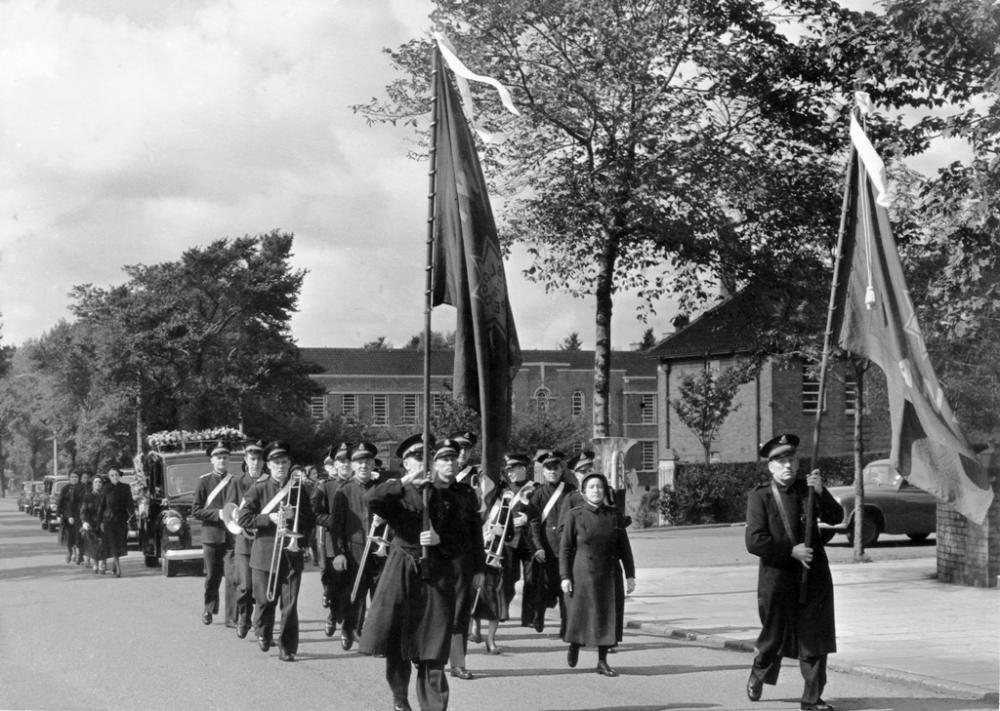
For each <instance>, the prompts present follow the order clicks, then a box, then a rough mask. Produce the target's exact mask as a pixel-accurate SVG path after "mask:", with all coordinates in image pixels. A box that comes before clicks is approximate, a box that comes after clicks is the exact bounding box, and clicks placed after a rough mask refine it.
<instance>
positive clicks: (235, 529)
mask: <svg viewBox="0 0 1000 711" xmlns="http://www.w3.org/2000/svg"><path fill="white" fill-rule="evenodd" d="M219 516H220V518H221V519H222V523H223V524H225V526H226V530H227V531H229V532H230V533H231V534H233V535H234V536H240V535H242V536H246V537H247V538H253V537H254V536H255V535H256V534H255V533H254V532H253V531H248V530H246V529H245V528H243V527H242V526H240V506H238V505H237V504H235V503H233V502H231V501H230V502H229V503H228V504H226V505H225V506H223V507H222V512H221V513H220V514H219Z"/></svg>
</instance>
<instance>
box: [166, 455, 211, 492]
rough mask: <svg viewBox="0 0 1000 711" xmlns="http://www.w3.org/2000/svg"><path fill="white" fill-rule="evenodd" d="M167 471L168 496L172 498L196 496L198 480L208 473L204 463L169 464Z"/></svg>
mask: <svg viewBox="0 0 1000 711" xmlns="http://www.w3.org/2000/svg"><path fill="white" fill-rule="evenodd" d="M166 469H167V476H166V477H165V479H166V486H167V496H170V497H174V496H185V495H187V496H190V495H192V494H194V490H195V488H196V487H197V486H198V479H199V478H200V477H201V475H202V474H204V473H205V471H206V468H205V463H204V462H188V463H186V464H168V465H167V467H166Z"/></svg>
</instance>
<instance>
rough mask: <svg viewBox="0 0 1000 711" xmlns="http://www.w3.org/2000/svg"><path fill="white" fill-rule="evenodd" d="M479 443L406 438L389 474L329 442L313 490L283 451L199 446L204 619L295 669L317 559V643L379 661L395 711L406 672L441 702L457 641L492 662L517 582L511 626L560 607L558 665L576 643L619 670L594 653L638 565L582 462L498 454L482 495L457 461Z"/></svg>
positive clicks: (604, 671) (609, 633)
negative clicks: (320, 637) (334, 640)
mask: <svg viewBox="0 0 1000 711" xmlns="http://www.w3.org/2000/svg"><path fill="white" fill-rule="evenodd" d="M476 439H477V438H476V436H475V435H474V434H472V433H469V432H461V433H456V434H454V435H452V436H451V437H448V438H445V439H442V440H440V441H435V440H434V438H433V437H431V441H430V442H429V443H427V445H425V442H424V436H423V435H422V434H416V435H413V436H411V437H408V438H407V439H405V440H404V441H403V442H401V443H400V444H399V446H398V448H397V450H396V456H397V458H398V459H399V460H400V461H401V462H402V468H403V471H402V472H401V474H400V475H399V476H392V475H388V474H383V473H381V472H379V471H378V468H379V467H378V465H380V464H381V463H380V462H379V461H378V460H377V459H376V456H375V455H376V453H377V449H376V447H375V445H374V444H373V443H371V442H364V441H362V442H359V443H357V444H350V443H347V442H343V443H340V444H338V445H336V446H333V447H330V449H329V450H328V451H327V454H326V457H325V459H324V462H323V470H324V471H323V473H322V474H320V475H319V476H317V477H316V479H315V480H313V479H311V478H309V477H308V475H307V474H306V473H305V470H303V469H301V468H300V467H293V466H292V457H293V453H292V452H291V451H290V449H289V446H288V445H287V444H286V443H284V442H280V441H275V442H270V443H268V444H265V443H264V442H263V441H251V442H246V443H243V444H242V446H241V451H242V454H243V462H242V466H241V472H240V473H239V475H236V474H234V473H233V472H231V471H230V464H229V459H230V455H231V452H230V448H229V445H228V444H227V443H225V442H223V441H219V442H216V443H214V444H213V445H212V446H211V447H209V448H208V450H207V452H206V453H207V454H208V456H209V457H210V459H211V466H212V470H211V471H210V472H207V473H205V474H204V475H202V476H201V477H200V479H199V481H198V487H197V490H196V491H195V495H194V506H193V509H192V515H193V516H194V517H195V518H197V519H198V520H200V521H201V523H202V534H201V535H202V538H201V545H202V553H203V559H204V570H205V584H204V598H203V601H202V603H203V604H202V612H201V621H202V623H204V624H206V625H210V624H212V622H213V620H214V616H215V615H217V614H219V611H220V599H221V600H222V603H223V604H222V608H223V613H224V618H225V626H226V627H227V628H232V629H234V630H235V632H236V636H237V637H238V638H240V639H243V638H245V637H247V635H248V634H249V633H250V631H251V630H252V631H253V634H254V637H255V639H256V642H257V645H258V647H259V648H260V650H261V651H262V652H268V651H269V650H270V649H271V647H273V646H276V647H277V648H278V658H279V659H280V660H281V661H283V662H294V661H295V660H296V655H297V654H298V643H299V621H298V610H297V605H298V598H299V594H300V588H301V581H302V573H303V569H304V561H305V558H306V557H307V556H309V555H310V554H309V551H310V550H315V551H317V554H316V557H315V558H314V564H315V565H317V566H321V575H320V579H321V590H318V591H317V593H318V594H320V595H322V600H323V607H324V608H327V609H328V617H327V619H326V622H325V633H326V636H327V637H333V636H334V635H335V634H336V632H337V629H338V627H339V630H340V634H339V639H340V644H341V646H342V648H343V649H344V650H345V651H348V650H351V649H352V648H354V647H355V645H356V644H357V649H358V651H359V652H360V653H361V654H365V655H370V656H376V657H383V658H384V659H385V678H386V681H387V683H388V685H389V688H390V691H391V693H392V696H393V708H395V709H397V710H405V709H410V708H411V706H410V703H409V698H408V697H409V693H408V690H409V686H410V680H411V676H413V670H414V669H415V670H416V681H415V684H414V687H415V691H416V696H417V699H418V702H419V707H420V708H421V709H446V708H447V706H448V679H447V677H448V676H451V677H452V678H455V679H461V680H469V679H472V678H473V675H472V673H471V672H470V671H469V670H468V669H467V668H466V665H465V655H466V652H467V650H468V644H469V641H470V638H471V640H472V641H473V642H475V643H479V642H483V641H485V645H486V649H487V651H488V652H489V653H490V654H500V653H501V650H500V648H499V647H498V646H497V643H496V631H497V628H498V626H499V623H500V622H502V621H506V620H507V619H508V618H509V615H510V605H511V602H512V599H513V598H514V596H515V594H516V592H515V584H516V583H517V582H518V581H521V582H522V589H521V595H522V601H521V620H520V623H521V625H522V626H524V627H529V628H533V629H534V630H536V631H537V632H539V633H540V632H542V631H543V630H544V628H545V615H546V611H547V610H548V609H549V608H555V607H558V611H559V612H558V614H559V634H560V637H561V638H562V639H563V640H564V641H566V642H567V643H568V645H569V646H568V653H567V664H568V665H569V666H570V667H575V666H576V664H577V660H578V655H579V649H580V647H582V646H586V647H595V648H596V649H597V651H598V655H599V661H598V663H597V666H596V671H597V673H598V674H601V675H604V676H609V677H614V676H617V675H618V673H617V672H616V671H615V670H614V668H612V667H611V666H610V665H609V664H608V662H607V654H608V652H609V651H614V647H615V646H616V645H617V644H618V643H619V642H620V641H621V639H622V630H623V619H624V600H625V594H626V592H628V593H630V592H632V590H633V589H634V587H635V565H634V562H633V560H632V552H631V547H630V545H629V540H628V534H627V533H626V526H627V523H628V522H627V521H626V520H625V518H624V517H623V516H622V515H621V513H619V511H618V509H617V508H616V507H615V504H614V501H613V498H612V492H611V490H610V488H609V486H608V482H607V481H606V479H605V477H604V476H603V475H602V474H599V473H595V471H594V455H593V453H592V452H582V453H581V454H579V455H576V456H574V457H573V458H571V459H569V460H566V458H565V457H564V455H563V454H561V453H560V452H555V451H545V452H541V453H540V454H538V455H537V457H536V459H535V462H536V463H537V464H540V465H541V469H542V472H543V475H544V481H543V482H541V483H536V482H535V481H533V480H532V478H531V477H530V476H529V475H528V472H529V470H530V469H531V465H532V460H531V459H530V458H529V457H528V456H526V455H523V454H517V453H510V454H508V455H507V456H506V457H505V461H504V476H503V479H502V480H501V481H500V482H499V483H498V484H497V485H494V483H493V482H492V481H491V480H490V479H489V477H487V476H486V475H485V473H484V472H483V471H482V470H481V469H480V468H479V467H478V466H476V465H472V464H470V463H469V453H470V451H471V450H472V448H473V447H474V446H475V444H476ZM425 446H426V447H427V448H428V451H427V453H426V455H427V458H428V460H429V461H430V462H431V467H430V470H429V471H425V470H424V461H425ZM581 517H582V518H581ZM564 527H565V528H566V530H565V534H564V533H563V528H564ZM313 541H314V542H315V547H313V544H312V542H313ZM223 579H224V580H225V583H224V584H223ZM484 621H485V622H486V633H485V637H484V636H483V629H482V623H483V622H484ZM553 624H554V623H553ZM276 626H277V629H275V627H276ZM446 664H447V665H448V666H447V670H446Z"/></svg>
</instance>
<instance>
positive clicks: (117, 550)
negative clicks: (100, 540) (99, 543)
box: [101, 481, 135, 557]
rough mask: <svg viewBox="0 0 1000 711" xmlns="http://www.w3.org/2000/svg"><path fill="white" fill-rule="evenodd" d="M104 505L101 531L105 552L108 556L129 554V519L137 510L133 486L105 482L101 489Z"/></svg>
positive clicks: (123, 483)
mask: <svg viewBox="0 0 1000 711" xmlns="http://www.w3.org/2000/svg"><path fill="white" fill-rule="evenodd" d="M101 494H102V496H103V497H104V505H103V507H102V509H101V516H102V525H101V531H102V534H103V536H104V548H105V550H104V552H105V554H107V555H108V556H113V557H121V556H124V555H127V554H128V520H129V517H130V516H131V515H132V512H133V511H134V510H135V500H134V499H133V498H132V487H130V486H129V485H128V484H126V483H125V482H122V481H120V482H118V483H117V484H111V483H108V484H105V486H104V488H103V489H102V490H101Z"/></svg>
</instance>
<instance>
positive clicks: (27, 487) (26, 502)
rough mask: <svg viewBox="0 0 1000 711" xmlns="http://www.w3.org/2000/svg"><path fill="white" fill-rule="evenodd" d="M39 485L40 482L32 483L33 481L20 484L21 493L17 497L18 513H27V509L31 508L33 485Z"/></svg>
mask: <svg viewBox="0 0 1000 711" xmlns="http://www.w3.org/2000/svg"><path fill="white" fill-rule="evenodd" d="M40 483H41V482H34V481H22V482H21V493H20V495H18V497H17V510H18V511H23V512H24V513H29V511H28V508H29V507H30V506H31V496H32V494H34V492H35V484H40Z"/></svg>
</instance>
